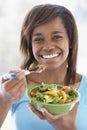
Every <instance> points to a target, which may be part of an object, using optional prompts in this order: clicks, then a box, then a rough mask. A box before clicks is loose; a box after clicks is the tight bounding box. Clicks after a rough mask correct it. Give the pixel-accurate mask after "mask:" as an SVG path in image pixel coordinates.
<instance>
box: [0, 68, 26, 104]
mask: <svg viewBox="0 0 87 130" xmlns="http://www.w3.org/2000/svg"><path fill="white" fill-rule="evenodd" d="M11 72H18V74H17V76H16V77H15V78H14V79H12V80H10V79H7V80H6V79H5V80H4V79H3V77H2V82H1V83H0V104H1V105H3V106H4V105H5V106H6V104H13V103H15V102H17V101H18V100H19V99H20V98H21V97H22V96H23V94H24V92H25V89H26V86H27V83H26V79H25V76H24V71H23V70H19V71H11Z"/></svg>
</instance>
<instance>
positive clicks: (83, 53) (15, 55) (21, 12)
mask: <svg viewBox="0 0 87 130" xmlns="http://www.w3.org/2000/svg"><path fill="white" fill-rule="evenodd" d="M42 3H53V4H60V5H64V6H65V7H67V8H68V9H70V10H71V12H72V13H73V15H74V16H75V19H76V22H77V26H78V32H79V52H78V63H77V71H78V72H79V73H82V74H85V75H87V67H86V66H87V60H86V59H87V58H86V57H87V47H86V46H87V0H45V2H43V1H42V0H0V75H2V74H3V73H6V72H8V71H9V70H11V69H18V68H19V66H20V62H21V57H20V53H19V44H20V30H21V26H22V22H23V19H24V17H25V15H26V13H27V12H28V11H29V10H30V9H31V8H32V7H33V6H34V5H37V4H42ZM9 115H10V114H8V116H7V118H6V120H5V122H4V124H3V126H2V129H1V130H13V126H12V125H11V118H10V116H9ZM11 126H12V127H11Z"/></svg>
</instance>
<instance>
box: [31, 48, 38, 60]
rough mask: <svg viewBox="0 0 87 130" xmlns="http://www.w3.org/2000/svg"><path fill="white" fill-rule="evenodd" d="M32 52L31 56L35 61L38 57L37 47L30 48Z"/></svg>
mask: <svg viewBox="0 0 87 130" xmlns="http://www.w3.org/2000/svg"><path fill="white" fill-rule="evenodd" d="M32 51H33V55H34V57H35V59H37V57H38V51H39V50H38V47H37V46H32Z"/></svg>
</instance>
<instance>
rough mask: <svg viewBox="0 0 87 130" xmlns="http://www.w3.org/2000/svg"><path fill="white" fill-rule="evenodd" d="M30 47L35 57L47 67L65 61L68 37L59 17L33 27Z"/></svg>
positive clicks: (67, 50) (58, 64)
mask: <svg viewBox="0 0 87 130" xmlns="http://www.w3.org/2000/svg"><path fill="white" fill-rule="evenodd" d="M32 49H33V54H34V57H35V59H36V60H37V61H38V62H39V63H41V64H44V65H46V67H47V68H49V69H50V68H51V69H53V68H56V67H59V66H61V65H62V64H64V63H66V61H67V58H68V54H69V39H68V35H67V32H66V29H65V27H64V24H63V22H62V19H61V18H60V17H57V18H56V19H54V20H52V21H50V22H47V23H45V24H43V25H40V26H38V27H36V28H35V29H34V31H33V34H32Z"/></svg>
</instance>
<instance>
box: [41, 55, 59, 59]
mask: <svg viewBox="0 0 87 130" xmlns="http://www.w3.org/2000/svg"><path fill="white" fill-rule="evenodd" d="M58 55H59V54H51V55H43V58H47V59H48V58H54V57H56V56H58Z"/></svg>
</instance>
